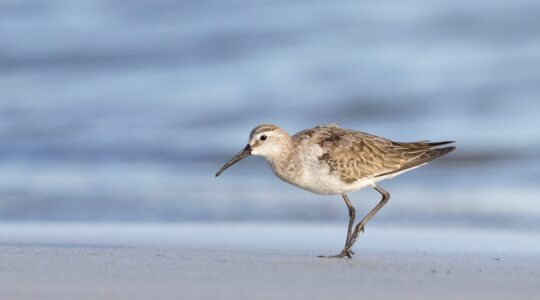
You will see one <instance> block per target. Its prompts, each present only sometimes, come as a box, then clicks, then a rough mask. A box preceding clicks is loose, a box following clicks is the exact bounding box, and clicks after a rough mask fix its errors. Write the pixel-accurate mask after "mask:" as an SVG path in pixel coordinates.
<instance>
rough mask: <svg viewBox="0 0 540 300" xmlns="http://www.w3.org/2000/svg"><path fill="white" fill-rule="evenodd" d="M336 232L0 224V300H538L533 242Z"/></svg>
mask: <svg viewBox="0 0 540 300" xmlns="http://www.w3.org/2000/svg"><path fill="white" fill-rule="evenodd" d="M343 229H344V228H343V224H275V223H270V224H219V223H215V224H99V225H96V224H50V223H49V224H28V223H25V224H16V223H8V224H1V225H0V241H1V242H0V299H505V298H506V299H538V297H539V296H540V247H539V246H540V234H539V233H538V232H512V231H487V230H477V231H471V230H465V229H461V230H458V229H455V230H450V229H430V230H426V229H418V228H388V227H384V228H380V227H379V228H373V229H371V228H369V229H368V230H367V231H366V235H365V236H363V237H361V239H360V240H359V244H358V246H357V247H356V249H355V250H356V253H357V255H356V256H355V258H354V259H352V260H351V259H340V260H334V259H332V260H331V259H320V258H317V257H316V256H317V255H318V254H334V253H337V252H338V251H339V250H340V249H341V246H342V244H343V235H344V230H343Z"/></svg>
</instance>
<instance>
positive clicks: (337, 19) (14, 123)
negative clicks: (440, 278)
mask: <svg viewBox="0 0 540 300" xmlns="http://www.w3.org/2000/svg"><path fill="white" fill-rule="evenodd" d="M538 11H540V3H539V2H538V1H533V0H518V1H486V0H484V1H475V2H474V3H471V2H470V1H461V0H459V1H428V0H423V1H421V0H417V1H405V2H403V1H376V2H373V1H340V2H339V3H336V2H332V1H323V0H314V1H265V0H260V1H259V0H256V1H253V0H249V1H248V0H238V1H89V0H79V1H68V0H57V1H47V0H44V1H21V0H17V1H6V0H3V1H0V219H2V220H17V221H26V220H55V221H66V220H67V221H230V220H263V221H267V220H268V221H271V220H288V221H303V220H310V221H312V220H316V221H319V220H337V221H342V220H343V221H345V220H344V219H346V209H345V207H344V205H343V203H342V200H341V199H339V197H322V196H317V195H312V194H309V193H307V192H305V191H301V190H298V189H295V188H293V187H291V186H288V185H286V184H284V183H282V182H279V180H278V179H275V178H274V177H273V175H272V174H271V171H270V170H269V168H268V167H267V166H266V165H265V163H264V162H262V161H261V160H260V159H256V158H250V159H248V160H246V161H244V162H242V163H241V164H239V165H237V166H235V167H233V168H231V169H230V170H227V171H226V173H224V174H223V176H222V177H220V178H219V179H214V178H213V174H214V173H215V171H216V170H217V169H218V168H219V167H220V166H221V165H222V164H223V163H224V162H225V161H226V160H227V159H228V158H230V157H231V156H232V155H234V154H235V153H236V152H237V151H239V150H240V149H241V148H242V147H243V146H244V145H245V143H246V141H247V136H248V134H249V131H250V130H251V128H252V127H254V126H255V125H257V124H259V123H269V122H270V123H276V124H279V125H280V126H282V127H283V128H284V129H286V130H288V131H289V132H290V133H294V132H296V131H299V130H301V129H304V128H309V127H313V126H316V125H318V124H322V123H331V122H338V123H340V124H341V125H342V126H344V127H349V128H353V129H358V130H362V131H367V132H371V133H374V134H378V135H382V136H385V137H388V138H391V139H394V140H398V141H409V140H423V139H431V140H434V141H437V140H448V139H450V140H456V141H457V147H458V150H457V151H455V152H453V153H452V154H451V155H449V156H448V157H445V158H444V159H441V160H440V161H437V162H434V163H433V164H430V165H429V166H427V167H423V168H421V169H418V170H415V171H414V172H410V173H407V174H406V175H403V176H400V177H399V178H396V179H394V180H392V181H388V182H383V183H382V186H383V187H385V188H386V189H387V190H389V191H390V192H391V194H392V198H391V201H390V204H389V205H388V207H386V208H385V209H384V210H383V211H382V212H381V213H380V215H378V216H377V218H376V219H378V220H379V221H378V222H389V223H394V224H410V223H414V224H426V225H429V224H431V223H437V224H439V225H440V224H443V225H444V224H448V226H455V225H460V226H488V227H491V226H493V227H519V228H528V229H535V230H540V201H539V200H540V199H538V196H537V195H538V194H539V192H540V186H539V184H540V154H539V151H537V149H540V148H539V146H540V84H539V83H540V71H538V70H540V34H539V33H540V19H539V18H538V16H537V12H538ZM378 197H379V196H378V195H377V193H375V192H372V191H361V192H358V193H356V194H353V195H352V196H351V198H352V199H353V202H355V204H356V205H357V206H358V210H359V211H366V212H367V211H368V210H369V209H370V208H371V207H372V206H374V205H375V203H376V202H377V200H378Z"/></svg>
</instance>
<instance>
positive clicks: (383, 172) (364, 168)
mask: <svg viewBox="0 0 540 300" xmlns="http://www.w3.org/2000/svg"><path fill="white" fill-rule="evenodd" d="M451 143H454V141H443V142H435V143H432V142H429V141H428V140H423V141H418V142H394V141H391V140H389V139H386V138H382V137H379V136H376V135H372V134H369V133H365V132H361V131H356V130H351V129H345V128H341V127H340V126H339V125H338V124H336V123H332V124H328V125H321V126H317V127H314V128H311V129H306V130H302V131H300V132H298V133H296V134H295V135H293V136H292V137H291V136H290V135H289V134H288V133H287V132H286V131H285V130H283V129H281V128H280V127H278V126H276V125H273V124H262V125H259V126H256V127H255V128H254V129H253V130H252V131H251V133H250V135H249V142H248V144H247V145H246V146H245V147H244V148H243V149H242V150H241V151H240V152H239V153H238V154H236V155H235V156H234V157H233V158H232V159H230V160H229V161H228V162H226V163H225V164H224V165H223V167H221V169H219V171H218V172H217V173H216V174H215V176H216V177H218V176H219V175H221V173H223V171H225V170H226V169H227V168H229V167H230V166H232V165H234V164H235V163H237V162H239V161H240V160H242V159H244V158H246V157H248V156H251V155H254V156H262V157H263V158H265V159H266V161H267V162H268V163H269V165H270V167H271V168H272V171H273V172H274V174H275V175H276V176H277V177H278V178H280V179H282V180H283V181H285V182H287V183H290V184H292V185H294V186H296V187H299V188H301V189H304V190H307V191H310V192H313V193H316V194H320V195H341V197H342V198H343V200H344V201H345V204H346V205H347V208H348V211H349V225H348V227H347V237H346V240H345V246H344V248H343V250H341V252H340V253H339V254H337V255H320V256H319V257H323V258H343V257H348V258H352V255H354V254H355V253H354V251H353V250H352V248H353V245H354V244H355V242H356V241H357V239H358V236H359V234H360V233H361V232H362V233H363V232H364V228H365V226H366V224H367V223H368V222H369V221H370V220H371V219H372V218H373V216H374V215H375V214H376V213H377V212H378V211H379V210H380V209H381V208H382V207H383V206H384V205H385V204H387V203H388V200H389V199H390V193H388V192H387V191H385V190H384V189H383V188H381V187H380V186H379V185H378V182H379V181H381V180H385V179H390V178H392V177H395V176H398V175H400V174H402V173H404V172H407V171H410V170H412V169H415V168H418V167H420V166H423V165H425V164H427V163H428V162H430V161H432V160H434V159H436V158H438V157H441V156H443V155H445V154H448V153H449V152H451V151H453V150H454V149H456V147H454V146H444V145H448V144H451ZM443 146H444V147H443ZM365 187H371V188H373V189H375V190H376V191H377V192H379V193H380V194H381V196H382V198H381V200H380V201H379V203H378V204H377V205H376V206H375V207H374V208H373V209H372V210H371V211H370V212H369V213H368V214H367V215H366V216H365V217H364V218H363V219H362V220H361V221H360V222H358V223H357V225H356V226H354V222H355V218H356V209H355V208H354V206H353V205H352V203H351V201H350V199H349V197H348V195H347V194H349V193H351V192H354V191H357V190H360V189H362V188H365Z"/></svg>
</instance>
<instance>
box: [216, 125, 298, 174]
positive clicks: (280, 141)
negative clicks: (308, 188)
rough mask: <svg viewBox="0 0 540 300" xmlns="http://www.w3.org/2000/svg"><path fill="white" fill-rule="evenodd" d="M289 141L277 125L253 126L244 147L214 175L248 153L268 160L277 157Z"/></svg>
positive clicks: (284, 149)
mask: <svg viewBox="0 0 540 300" xmlns="http://www.w3.org/2000/svg"><path fill="white" fill-rule="evenodd" d="M290 142H291V138H290V136H289V134H287V132H285V131H284V130H283V129H281V128H279V127H278V126H276V125H271V124H263V125H259V126H257V127H255V128H253V130H252V131H251V133H250V134H249V142H248V144H247V145H246V147H244V149H242V151H240V152H239V153H238V154H236V155H235V156H234V157H233V158H232V159H231V160H229V161H228V162H227V163H225V165H223V167H221V169H220V170H219V171H218V172H217V173H216V177H217V176H219V175H220V174H221V173H222V172H223V171H225V170H226V169H227V168H228V167H230V166H232V165H234V164H235V163H237V162H239V161H240V160H242V159H243V158H245V157H248V156H250V155H257V156H262V157H264V158H266V159H267V160H268V161H273V160H275V159H278V157H279V156H280V155H282V154H283V153H285V152H286V150H288V147H289V146H290Z"/></svg>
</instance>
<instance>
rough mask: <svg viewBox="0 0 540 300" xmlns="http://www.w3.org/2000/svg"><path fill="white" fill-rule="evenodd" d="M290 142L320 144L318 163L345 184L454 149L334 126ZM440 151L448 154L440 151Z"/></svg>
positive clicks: (417, 163)
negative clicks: (391, 138)
mask: <svg viewBox="0 0 540 300" xmlns="http://www.w3.org/2000/svg"><path fill="white" fill-rule="evenodd" d="M293 139H298V140H300V139H309V140H310V142H312V143H317V144H319V145H320V146H321V148H322V149H323V155H321V156H320V157H319V160H321V161H325V162H326V163H327V164H328V165H329V166H330V169H331V171H332V172H335V173H337V174H339V176H340V178H341V180H343V181H344V182H346V183H354V182H355V181H357V180H359V179H367V178H373V177H377V176H383V175H387V174H391V173H394V172H399V171H402V170H406V169H408V168H412V167H414V166H417V165H419V164H422V163H424V162H427V161H429V160H432V159H434V158H436V157H439V156H441V155H444V154H446V153H448V152H450V151H452V150H453V148H454V147H446V148H438V149H433V148H432V147H434V146H438V145H443V144H446V143H448V142H442V143H428V142H415V143H397V142H393V141H390V140H387V139H384V138H381V137H378V136H374V135H371V134H367V133H364V132H359V131H354V130H349V129H343V128H340V127H338V126H336V125H330V126H319V127H315V128H313V129H308V130H305V131H302V132H299V133H298V134H296V135H295V136H294V137H293ZM450 148H452V149H450ZM443 149H447V150H444V151H442V150H443ZM445 151H446V152H445ZM443 152H444V153H443Z"/></svg>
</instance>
